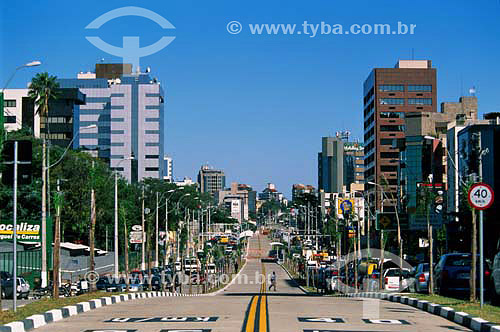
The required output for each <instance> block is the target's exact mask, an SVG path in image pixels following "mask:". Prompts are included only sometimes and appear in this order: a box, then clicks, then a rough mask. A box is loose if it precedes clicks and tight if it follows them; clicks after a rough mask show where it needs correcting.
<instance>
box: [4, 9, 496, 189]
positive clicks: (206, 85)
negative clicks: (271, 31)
mask: <svg viewBox="0 0 500 332" xmlns="http://www.w3.org/2000/svg"><path fill="white" fill-rule="evenodd" d="M131 5H133V6H141V7H144V8H147V9H150V10H152V11H154V12H156V13H158V14H160V15H162V16H163V17H165V18H166V19H167V20H169V21H170V22H171V23H172V24H173V25H174V26H175V27H176V29H175V30H171V31H169V32H168V34H169V35H172V36H175V37H176V39H175V40H174V41H173V42H172V43H171V44H170V45H169V46H167V47H166V48H165V49H163V50H162V51H160V52H158V53H156V54H154V55H151V56H148V57H145V58H142V59H141V66H142V67H145V66H150V67H151V69H152V74H153V75H154V76H156V77H158V78H159V79H160V81H161V82H162V84H163V87H164V89H165V92H166V96H167V103H166V111H167V119H168V123H167V128H166V132H167V135H166V136H167V138H166V146H167V152H168V153H169V154H170V155H172V156H173V158H174V174H175V176H176V177H178V178H182V177H183V176H190V177H192V178H195V177H196V174H197V171H198V169H199V167H200V166H201V164H203V163H206V162H208V163H209V164H210V165H213V166H215V167H217V168H222V169H224V170H225V172H226V175H227V180H228V181H239V182H242V183H248V184H250V185H253V186H254V187H255V188H257V189H259V190H260V189H262V188H263V187H264V186H265V184H266V183H267V182H274V183H275V184H276V185H277V186H278V189H279V190H281V191H283V192H285V193H286V194H289V192H290V188H291V185H292V184H293V183H308V184H309V183H310V184H313V185H316V184H317V178H316V173H317V171H316V169H317V165H316V159H317V152H318V150H319V149H320V145H321V137H322V136H326V135H332V134H334V133H335V132H336V131H338V130H342V129H349V130H350V131H351V132H352V134H353V137H357V138H359V139H360V140H362V83H363V81H364V79H365V77H366V76H367V75H368V73H369V72H370V70H371V68H373V67H392V66H394V64H395V63H396V62H397V60H398V59H409V58H410V57H411V53H412V49H413V50H414V58H415V59H430V60H432V62H433V66H434V67H435V68H437V72H438V97H439V101H440V102H442V101H456V100H458V97H459V96H460V95H461V94H467V93H468V90H469V88H470V87H472V86H476V88H477V95H478V98H479V104H480V107H479V111H480V114H482V113H485V112H491V111H500V99H499V93H498V91H499V84H498V77H500V62H499V59H500V57H499V55H500V54H499V53H500V52H499V51H500V38H499V37H500V26H499V24H498V22H500V2H499V0H478V1H463V0H455V1H439V3H437V1H430V0H421V1H418V2H408V1H394V0H391V1H389V0H384V1H364V0H363V1H338V0H313V1H292V0H288V1H270V0H267V1H261V0H255V1H247V2H242V1H234V0H233V1H225V0H224V1H212V2H206V1H197V2H196V1H190V0H182V1H126V0H125V1H123V0H122V1H93V0H86V1H71V2H68V1H28V0H17V1H10V2H7V1H3V2H2V5H0V6H2V7H3V8H1V14H0V15H1V25H0V29H1V31H0V33H1V34H0V38H1V43H0V59H1V64H2V65H1V68H0V81H1V82H5V81H6V80H7V77H8V76H9V75H10V74H11V72H12V69H13V68H15V67H16V66H18V65H20V64H23V63H25V62H28V61H30V60H33V59H39V60H41V61H42V62H43V65H42V66H41V67H39V68H37V69H36V71H48V72H49V73H51V74H54V75H57V76H58V77H61V78H70V77H76V74H77V72H79V71H87V70H92V69H93V67H94V64H95V63H96V62H98V61H100V59H102V58H104V60H105V61H106V62H118V61H120V59H119V58H117V57H113V56H110V55H107V54H106V53H104V52H103V51H101V50H99V49H97V48H96V47H94V46H93V45H91V44H90V43H89V42H88V41H87V40H86V39H85V36H87V35H97V36H99V37H101V38H102V39H103V40H104V41H106V42H108V43H110V44H113V45H116V46H121V43H122V36H124V35H127V36H139V37H140V38H141V46H145V45H149V44H152V43H154V42H155V41H157V40H158V39H159V38H160V37H161V36H163V35H164V31H163V30H162V29H161V28H160V27H159V26H158V25H157V24H156V23H154V22H151V21H149V20H147V19H144V18H139V17H123V18H117V19H115V20H112V21H110V22H108V23H106V24H105V25H103V26H102V27H101V29H99V30H98V31H92V32H91V33H89V31H88V30H85V29H84V28H85V26H86V25H87V24H88V23H90V22H91V21H92V20H93V19H95V18H96V17H98V16H100V15H101V14H103V13H105V12H107V11H109V10H112V9H115V8H119V7H122V6H131ZM232 20H237V21H240V22H241V23H242V25H243V31H242V32H241V33H240V34H237V35H231V34H229V33H228V32H227V30H226V25H227V23H228V22H230V21H232ZM306 20H307V21H308V22H310V23H321V22H322V21H323V22H326V23H329V24H337V23H339V24H344V26H349V25H351V24H354V23H358V24H365V23H367V24H373V23H389V24H397V22H398V21H401V22H404V23H407V24H416V25H417V27H416V29H415V34H414V35H385V36H384V35H343V36H340V35H324V36H316V37H315V38H310V37H308V36H306V35H300V36H297V35H294V36H289V35H288V36H285V35H276V36H264V35H260V36H257V35H251V34H250V32H249V31H248V24H249V23H275V24H277V23H291V24H297V25H300V24H302V23H303V22H304V21H306ZM36 71H35V70H33V69H27V70H23V71H20V72H18V74H16V77H15V79H14V80H13V82H12V83H11V84H10V86H9V87H11V88H21V87H25V86H26V82H28V81H29V80H30V79H31V77H32V75H33V74H34V73H35V72H36ZM2 84H3V83H2Z"/></svg>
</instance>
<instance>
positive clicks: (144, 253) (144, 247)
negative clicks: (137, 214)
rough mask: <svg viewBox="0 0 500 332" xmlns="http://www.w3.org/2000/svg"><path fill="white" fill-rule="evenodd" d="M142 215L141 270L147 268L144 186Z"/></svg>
mask: <svg viewBox="0 0 500 332" xmlns="http://www.w3.org/2000/svg"><path fill="white" fill-rule="evenodd" d="M141 216H142V243H141V249H142V261H141V271H144V270H146V245H145V241H146V232H145V230H144V227H145V225H144V224H145V222H144V187H143V188H142V209H141Z"/></svg>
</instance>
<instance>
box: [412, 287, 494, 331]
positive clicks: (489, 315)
mask: <svg viewBox="0 0 500 332" xmlns="http://www.w3.org/2000/svg"><path fill="white" fill-rule="evenodd" d="M411 296H412V297H415V298H417V299H419V300H426V301H429V302H432V303H436V304H440V305H445V306H447V307H450V308H453V309H455V310H456V311H463V312H466V313H468V314H469V315H472V316H474V317H481V318H483V319H486V320H488V321H490V322H492V323H496V324H500V307H497V306H492V305H489V304H485V305H484V306H483V309H481V307H480V305H479V303H471V302H469V301H468V300H462V299H455V298H451V297H444V296H440V295H426V294H411Z"/></svg>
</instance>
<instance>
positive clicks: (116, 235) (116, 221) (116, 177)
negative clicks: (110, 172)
mask: <svg viewBox="0 0 500 332" xmlns="http://www.w3.org/2000/svg"><path fill="white" fill-rule="evenodd" d="M107 230H108V229H107V228H106V231H107ZM107 239H108V237H107V236H106V245H107ZM114 243H115V246H114V263H115V264H114V265H115V268H114V273H115V275H114V277H115V278H118V268H119V266H118V265H119V263H118V173H117V172H116V171H115V236H114Z"/></svg>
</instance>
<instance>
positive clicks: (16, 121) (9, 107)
mask: <svg viewBox="0 0 500 332" xmlns="http://www.w3.org/2000/svg"><path fill="white" fill-rule="evenodd" d="M3 94H4V101H3V107H4V109H3V113H4V114H3V115H4V128H5V130H6V131H14V130H19V129H21V127H22V126H23V98H27V97H28V89H5V90H4V91H3ZM38 121H39V120H38Z"/></svg>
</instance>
